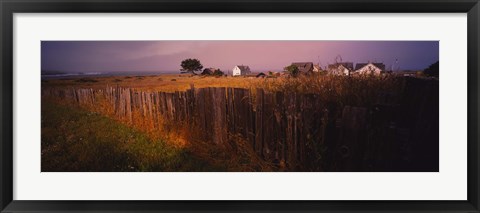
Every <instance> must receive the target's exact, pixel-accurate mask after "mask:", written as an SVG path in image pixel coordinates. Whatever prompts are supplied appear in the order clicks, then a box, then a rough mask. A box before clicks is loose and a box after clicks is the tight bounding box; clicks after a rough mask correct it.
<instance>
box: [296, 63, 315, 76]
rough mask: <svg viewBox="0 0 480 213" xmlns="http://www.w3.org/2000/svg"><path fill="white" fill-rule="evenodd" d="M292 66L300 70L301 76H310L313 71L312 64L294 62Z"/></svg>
mask: <svg viewBox="0 0 480 213" xmlns="http://www.w3.org/2000/svg"><path fill="white" fill-rule="evenodd" d="M292 65H295V66H296V67H297V68H298V72H299V73H300V74H308V73H310V72H312V71H313V63H312V62H294V63H292Z"/></svg>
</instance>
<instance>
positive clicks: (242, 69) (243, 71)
mask: <svg viewBox="0 0 480 213" xmlns="http://www.w3.org/2000/svg"><path fill="white" fill-rule="evenodd" d="M250 73H251V71H250V67H248V66H244V65H237V66H235V67H234V68H233V70H232V75H233V76H240V75H248V74H250Z"/></svg>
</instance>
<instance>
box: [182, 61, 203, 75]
mask: <svg viewBox="0 0 480 213" xmlns="http://www.w3.org/2000/svg"><path fill="white" fill-rule="evenodd" d="M180 66H182V69H181V70H180V71H182V72H187V73H192V74H195V71H200V70H202V69H203V65H202V64H201V63H200V61H199V60H198V59H196V58H193V59H192V58H189V59H185V60H183V61H182V63H181V64H180Z"/></svg>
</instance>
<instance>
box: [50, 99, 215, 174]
mask: <svg viewBox="0 0 480 213" xmlns="http://www.w3.org/2000/svg"><path fill="white" fill-rule="evenodd" d="M41 154H42V171H43V172H53V171H62V172H67V171H82V172H87V171H89V172H95V171H101V172H108V171H118V172H120V171H156V172H161V171H222V170H223V169H222V168H219V167H215V168H214V167H212V166H211V165H209V164H207V163H206V162H205V161H202V160H200V159H198V158H196V157H195V156H193V155H192V154H191V153H190V152H189V151H188V150H186V149H182V148H178V147H175V146H169V145H168V143H166V142H165V141H164V140H161V139H157V140H152V139H151V137H149V136H148V135H147V134H145V133H143V132H140V131H137V130H135V129H133V128H131V127H129V126H127V125H125V124H122V123H119V122H117V121H115V120H113V119H110V118H108V117H105V116H103V115H101V114H98V113H94V112H89V111H84V110H82V109H78V108H74V107H70V106H63V105H59V104H54V103H51V102H48V101H42V153H41Z"/></svg>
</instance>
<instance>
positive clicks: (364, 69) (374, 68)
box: [355, 62, 385, 75]
mask: <svg viewBox="0 0 480 213" xmlns="http://www.w3.org/2000/svg"><path fill="white" fill-rule="evenodd" d="M384 71H385V64H383V63H371V62H369V63H357V64H356V65H355V73H356V74H360V75H372V74H373V75H380V74H381V73H383V72H384Z"/></svg>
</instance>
